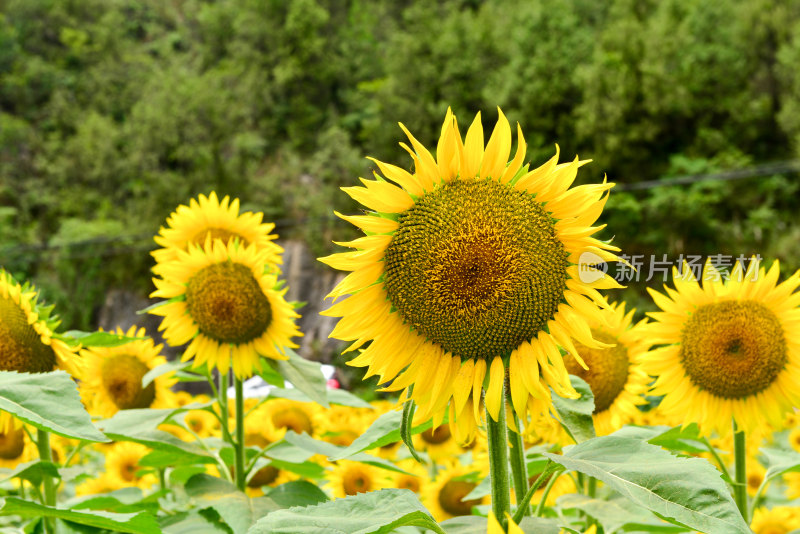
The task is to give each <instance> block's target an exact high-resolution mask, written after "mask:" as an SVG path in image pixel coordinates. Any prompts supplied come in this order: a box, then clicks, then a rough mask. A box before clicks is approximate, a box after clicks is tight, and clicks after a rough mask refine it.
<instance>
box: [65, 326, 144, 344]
mask: <svg viewBox="0 0 800 534" xmlns="http://www.w3.org/2000/svg"><path fill="white" fill-rule="evenodd" d="M58 337H59V338H60V339H62V340H63V341H64V342H66V343H67V344H68V345H70V346H72V347H74V346H75V345H78V344H80V345H83V346H84V347H119V346H120V345H125V344H126V343H130V342H131V341H137V340H139V339H147V338H145V337H128V336H123V335H120V334H112V333H111V332H82V331H80V330H69V331H67V332H64V333H63V334H60V335H59V336H58Z"/></svg>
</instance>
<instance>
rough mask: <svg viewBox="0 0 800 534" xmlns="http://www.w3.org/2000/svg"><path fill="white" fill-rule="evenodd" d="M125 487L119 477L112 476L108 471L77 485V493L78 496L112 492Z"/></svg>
mask: <svg viewBox="0 0 800 534" xmlns="http://www.w3.org/2000/svg"><path fill="white" fill-rule="evenodd" d="M122 487H124V485H122V484H121V483H120V481H119V480H118V479H116V478H115V477H112V476H111V475H109V474H108V473H103V474H102V475H100V476H97V477H95V478H90V479H88V480H85V481H83V482H81V483H80V484H78V485H77V486H75V494H76V495H77V496H79V497H80V496H83V495H97V494H99V493H110V492H112V491H114V490H118V489H120V488H122Z"/></svg>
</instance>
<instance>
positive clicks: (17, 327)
mask: <svg viewBox="0 0 800 534" xmlns="http://www.w3.org/2000/svg"><path fill="white" fill-rule="evenodd" d="M37 301H38V294H37V293H36V291H35V290H34V289H33V288H29V287H28V286H27V285H25V286H21V285H20V284H19V283H18V282H17V281H16V280H14V279H13V278H12V277H11V275H10V274H9V273H7V272H6V271H5V270H3V269H1V268H0V317H2V318H3V320H2V321H0V370H2V371H17V372H19V373H46V372H49V371H52V370H54V369H56V368H60V369H64V370H65V371H67V372H68V373H70V374H71V375H72V376H74V377H76V378H81V370H82V367H81V363H80V361H79V358H77V357H76V355H75V350H76V349H74V348H71V347H70V346H68V345H67V344H66V343H65V342H64V341H62V340H60V339H58V338H56V337H54V336H55V334H54V331H55V329H56V327H57V326H58V323H59V321H58V320H56V319H55V318H53V317H50V313H51V311H52V307H45V306H42V305H41V304H40V303H39V302H37Z"/></svg>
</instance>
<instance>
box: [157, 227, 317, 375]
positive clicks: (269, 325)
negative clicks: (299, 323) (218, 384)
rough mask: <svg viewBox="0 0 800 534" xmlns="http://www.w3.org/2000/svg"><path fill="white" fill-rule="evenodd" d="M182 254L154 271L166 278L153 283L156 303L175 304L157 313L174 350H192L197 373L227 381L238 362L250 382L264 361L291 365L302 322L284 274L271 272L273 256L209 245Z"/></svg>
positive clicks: (208, 242) (232, 244)
mask: <svg viewBox="0 0 800 534" xmlns="http://www.w3.org/2000/svg"><path fill="white" fill-rule="evenodd" d="M176 254H177V255H178V259H177V260H174V261H169V262H167V263H161V264H158V265H156V266H155V267H154V268H153V272H155V273H156V274H158V275H160V276H162V278H161V279H159V278H154V279H153V282H154V283H155V285H156V287H157V290H156V291H154V292H153V293H152V296H154V297H162V298H166V299H169V300H168V301H167V302H166V303H165V304H164V305H162V306H159V307H157V308H155V309H152V310H150V313H153V314H156V315H161V316H163V317H164V319H163V321H162V322H161V326H160V327H159V329H161V330H164V338H165V339H166V340H167V342H168V343H170V344H171V345H183V344H184V343H189V346H188V347H187V348H186V350H185V351H184V353H183V361H187V360H190V359H192V358H194V365H195V366H200V365H202V364H204V363H206V364H208V366H209V368H214V367H217V368H218V369H219V371H220V372H221V373H222V374H227V373H228V368H229V366H230V365H231V361H232V362H233V372H234V374H235V375H236V376H237V377H239V378H244V377H247V376H250V375H252V374H253V370H254V369H257V368H258V367H259V365H260V363H259V355H261V356H266V357H268V358H273V359H279V360H281V359H287V358H288V356H286V355H285V354H284V347H292V348H296V347H297V345H295V344H294V343H292V342H291V338H292V337H295V336H299V335H302V334H300V332H299V330H297V327H296V326H295V324H294V321H293V319H294V318H296V317H299V315H297V313H295V311H294V310H293V309H292V306H291V305H290V304H289V303H288V302H286V300H285V299H284V298H283V295H284V294H285V293H286V289H285V288H284V289H280V286H279V285H278V279H277V274H276V273H275V272H272V271H267V270H266V269H267V267H266V266H267V264H268V260H269V252H268V251H266V250H264V249H261V250H259V249H258V248H257V247H256V246H255V245H254V244H250V245H248V246H244V245H242V244H239V243H237V242H235V241H232V242H229V243H228V244H227V245H225V244H223V243H222V241H220V240H215V241H213V242H212V240H211V239H210V238H208V239H206V241H205V244H204V245H203V247H202V248H201V247H192V248H190V249H189V251H188V252H186V251H182V250H180V251H177V252H176Z"/></svg>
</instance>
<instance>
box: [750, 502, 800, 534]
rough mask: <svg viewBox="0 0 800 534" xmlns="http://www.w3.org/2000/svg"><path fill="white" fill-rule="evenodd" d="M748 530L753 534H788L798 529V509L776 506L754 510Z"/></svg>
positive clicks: (799, 513)
mask: <svg viewBox="0 0 800 534" xmlns="http://www.w3.org/2000/svg"><path fill="white" fill-rule="evenodd" d="M750 528H751V529H752V530H753V532H754V533H755V534H789V532H793V531H795V530H797V529H798V528H800V508H796V507H793V506H776V507H775V508H772V509H771V510H768V509H766V508H763V507H762V508H756V511H755V512H754V513H753V519H752V521H750Z"/></svg>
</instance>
